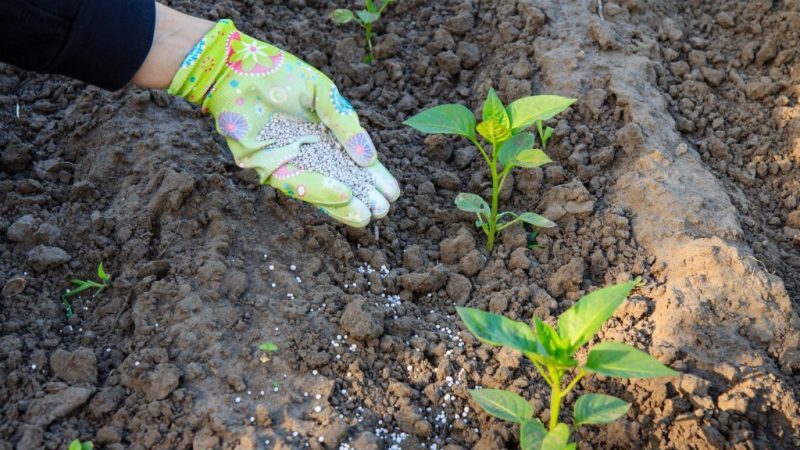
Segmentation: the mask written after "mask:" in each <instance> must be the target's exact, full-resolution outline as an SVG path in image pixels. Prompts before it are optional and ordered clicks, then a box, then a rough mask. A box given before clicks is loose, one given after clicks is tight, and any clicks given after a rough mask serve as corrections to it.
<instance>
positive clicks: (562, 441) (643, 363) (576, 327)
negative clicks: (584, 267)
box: [456, 278, 678, 450]
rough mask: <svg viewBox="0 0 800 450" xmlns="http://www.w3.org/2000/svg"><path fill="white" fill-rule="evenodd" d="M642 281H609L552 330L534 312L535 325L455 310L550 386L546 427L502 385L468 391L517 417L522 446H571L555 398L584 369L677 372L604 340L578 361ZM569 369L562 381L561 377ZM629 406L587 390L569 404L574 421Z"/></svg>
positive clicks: (605, 417) (637, 374)
mask: <svg viewBox="0 0 800 450" xmlns="http://www.w3.org/2000/svg"><path fill="white" fill-rule="evenodd" d="M640 283H641V279H640V278H637V279H635V280H632V281H629V282H627V283H622V284H617V285H614V286H609V287H607V288H603V289H599V290H597V291H594V292H592V293H590V294H587V295H585V296H584V297H583V298H581V299H580V300H579V301H578V302H577V303H575V305H573V306H572V307H571V308H570V309H568V310H566V311H564V313H563V314H561V316H560V317H559V318H558V331H556V330H555V329H554V328H553V327H552V326H550V325H549V324H546V323H544V322H542V321H541V320H540V319H539V318H537V317H534V318H533V322H534V326H533V327H531V326H529V325H528V324H526V323H523V322H517V321H514V320H511V319H508V318H506V317H504V316H501V315H497V314H491V313H487V312H485V311H481V310H479V309H473V308H456V309H457V311H458V315H459V316H460V317H461V320H462V321H464V324H465V325H466V326H467V328H468V329H469V331H471V332H472V334H474V335H475V336H476V337H477V338H478V339H479V340H480V341H481V342H483V343H486V344H489V345H492V346H506V347H510V348H513V349H515V350H518V351H519V352H521V353H522V355H523V356H525V357H526V358H528V359H529V360H530V361H531V362H532V363H533V365H534V367H535V368H536V370H537V371H538V372H539V374H540V375H541V376H542V378H544V381H545V382H546V383H547V385H548V386H550V420H549V423H548V428H545V426H544V424H543V423H542V421H541V420H539V419H538V418H535V417H534V416H533V414H534V412H533V407H532V406H531V404H530V403H529V402H528V401H526V400H525V399H524V398H523V397H521V396H519V395H517V394H515V393H513V392H509V391H505V390H502V389H473V390H470V391H469V393H470V395H471V396H472V398H473V400H475V402H477V403H478V404H479V405H480V406H481V408H483V410H484V411H486V412H487V413H488V414H491V415H492V416H495V417H497V418H499V419H503V420H507V421H510V422H515V423H519V424H520V426H521V430H520V447H521V448H522V449H523V450H575V449H576V448H577V444H576V443H570V442H569V437H570V429H569V426H568V425H567V424H564V423H561V422H559V411H560V409H561V402H562V400H564V398H565V397H566V396H567V394H569V393H570V392H571V391H572V389H573V388H574V387H575V386H576V385H577V384H578V382H579V381H580V380H581V379H582V378H583V377H584V376H586V375H588V374H592V373H594V374H599V375H604V376H608V377H617V378H656V377H669V376H675V375H677V374H678V372H676V371H674V370H672V369H670V368H669V367H667V366H665V365H663V364H661V362H659V361H658V360H657V359H655V358H653V357H652V356H650V355H648V354H647V353H645V352H643V351H641V350H638V349H636V348H634V347H631V346H630V345H627V344H623V343H619V342H610V341H604V342H600V343H597V344H595V345H594V346H593V347H592V348H591V349H590V351H589V354H588V356H587V358H586V361H585V362H584V363H583V364H581V363H580V362H579V361H578V360H577V359H575V358H574V356H575V353H576V352H577V351H578V350H579V349H580V348H581V347H583V346H584V345H585V344H587V343H588V342H589V341H590V340H591V339H592V337H594V335H595V334H596V333H597V332H598V331H599V330H600V328H601V327H602V326H603V324H604V323H605V322H606V321H607V320H608V319H609V318H610V317H611V316H612V315H613V314H614V311H615V310H616V309H617V308H618V307H619V305H621V304H622V302H623V301H624V300H625V298H626V297H627V296H628V294H629V293H630V292H631V291H632V290H633V289H634V288H635V287H636V286H637V285H639V284H640ZM569 372H574V375H573V377H572V379H571V380H570V381H569V382H568V383H565V379H564V377H565V376H566V375H567V374H568V373H569ZM629 408H630V404H629V403H628V402H626V401H624V400H622V399H620V398H617V397H613V396H610V395H605V394H597V393H587V394H583V395H581V396H580V397H578V400H577V401H576V402H575V404H574V406H573V408H572V425H573V427H578V426H583V425H596V424H608V423H612V422H614V421H616V420H617V419H619V418H620V417H622V416H624V415H625V413H627V412H628V409H629Z"/></svg>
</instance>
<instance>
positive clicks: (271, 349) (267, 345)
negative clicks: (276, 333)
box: [258, 342, 278, 352]
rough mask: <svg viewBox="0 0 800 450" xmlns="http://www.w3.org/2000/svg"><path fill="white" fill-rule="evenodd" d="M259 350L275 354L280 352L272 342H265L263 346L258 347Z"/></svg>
mask: <svg viewBox="0 0 800 450" xmlns="http://www.w3.org/2000/svg"><path fill="white" fill-rule="evenodd" d="M258 349H259V350H263V351H265V352H274V351H277V350H278V346H277V345H275V344H274V343H272V342H264V343H263V344H261V345H259V346H258Z"/></svg>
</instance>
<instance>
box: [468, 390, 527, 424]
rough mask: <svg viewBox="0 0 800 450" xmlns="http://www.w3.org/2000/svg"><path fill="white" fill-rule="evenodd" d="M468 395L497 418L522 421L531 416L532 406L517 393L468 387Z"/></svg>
mask: <svg viewBox="0 0 800 450" xmlns="http://www.w3.org/2000/svg"><path fill="white" fill-rule="evenodd" d="M469 395H471V396H472V399H473V400H475V401H476V402H477V403H478V404H479V405H481V408H483V410H484V411H486V412H487V413H489V414H491V415H493V416H494V417H497V418H498V419H503V420H508V421H509V422H517V423H523V422H525V421H526V420H529V419H530V418H531V417H533V406H531V404H530V403H528V402H527V401H526V400H525V399H524V398H522V397H520V396H519V395H517V394H515V393H513V392H509V391H504V390H502V389H470V390H469Z"/></svg>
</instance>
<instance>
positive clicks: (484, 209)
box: [455, 192, 490, 216]
mask: <svg viewBox="0 0 800 450" xmlns="http://www.w3.org/2000/svg"><path fill="white" fill-rule="evenodd" d="M455 203H456V207H457V208H458V209H460V210H462V211H466V212H471V213H479V214H485V215H487V216H488V215H489V213H490V210H489V204H488V203H486V200H484V199H483V198H481V197H480V196H479V195H475V194H470V193H469V192H461V193H460V194H458V195H457V196H456V201H455Z"/></svg>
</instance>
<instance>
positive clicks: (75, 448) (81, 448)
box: [68, 439, 94, 450]
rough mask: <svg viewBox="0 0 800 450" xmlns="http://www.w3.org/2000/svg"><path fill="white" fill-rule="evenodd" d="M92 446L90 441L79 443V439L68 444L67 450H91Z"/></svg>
mask: <svg viewBox="0 0 800 450" xmlns="http://www.w3.org/2000/svg"><path fill="white" fill-rule="evenodd" d="M93 449H94V444H92V441H86V442H81V440H80V439H75V440H74V441H72V442H70V443H69V447H68V450H93Z"/></svg>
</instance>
